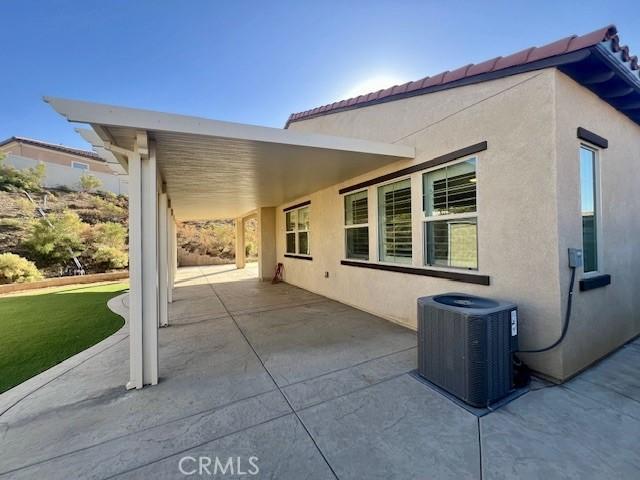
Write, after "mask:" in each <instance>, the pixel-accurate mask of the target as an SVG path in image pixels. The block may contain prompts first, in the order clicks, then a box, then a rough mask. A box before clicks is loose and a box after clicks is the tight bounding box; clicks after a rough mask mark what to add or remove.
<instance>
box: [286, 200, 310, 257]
mask: <svg viewBox="0 0 640 480" xmlns="http://www.w3.org/2000/svg"><path fill="white" fill-rule="evenodd" d="M285 232H286V233H285V235H286V252H287V253H292V254H299V255H309V253H310V247H309V243H310V241H309V236H310V229H309V207H308V206H305V207H301V208H297V209H295V210H289V211H288V212H285Z"/></svg>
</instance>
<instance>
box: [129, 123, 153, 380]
mask: <svg viewBox="0 0 640 480" xmlns="http://www.w3.org/2000/svg"><path fill="white" fill-rule="evenodd" d="M152 147H153V146H152ZM147 148H148V147H147V138H146V133H143V134H138V138H137V142H136V146H135V149H134V151H133V152H130V153H129V154H128V155H127V156H128V158H129V162H128V163H129V257H130V258H129V278H130V282H131V288H130V295H129V296H130V308H129V348H130V379H129V382H128V383H127V389H132V388H142V387H143V386H144V385H155V384H157V383H158V272H157V263H158V257H157V172H156V157H155V149H154V148H151V149H150V151H148V150H147Z"/></svg>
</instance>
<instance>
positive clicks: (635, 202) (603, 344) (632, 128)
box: [555, 72, 640, 377]
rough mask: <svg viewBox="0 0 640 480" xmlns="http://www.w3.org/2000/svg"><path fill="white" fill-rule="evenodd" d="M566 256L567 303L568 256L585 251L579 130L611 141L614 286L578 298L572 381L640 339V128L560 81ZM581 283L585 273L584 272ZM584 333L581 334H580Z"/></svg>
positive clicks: (605, 190) (603, 261) (606, 208)
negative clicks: (570, 251) (571, 250)
mask: <svg viewBox="0 0 640 480" xmlns="http://www.w3.org/2000/svg"><path fill="white" fill-rule="evenodd" d="M555 90H556V102H557V121H556V138H557V158H558V168H557V170H558V176H557V181H558V187H557V192H558V206H559V212H558V222H559V228H560V230H559V231H560V235H559V243H558V253H559V256H560V267H559V271H560V280H561V287H562V292H563V295H562V296H563V298H566V295H567V288H568V283H569V275H570V272H569V269H568V268H566V260H565V258H566V251H567V248H569V247H581V245H582V229H581V220H580V183H579V178H580V176H579V160H578V149H579V146H580V143H581V140H579V139H578V138H576V129H577V128H578V127H583V128H586V129H588V130H590V131H592V132H594V133H597V134H598V135H600V136H602V137H605V138H606V139H607V140H608V141H609V148H607V149H606V150H600V151H599V153H598V156H599V173H600V204H601V210H600V211H599V212H598V218H597V220H598V223H599V228H600V231H599V238H598V240H599V241H600V248H599V251H598V254H599V258H598V263H599V271H600V273H608V274H610V275H611V282H612V283H611V285H609V286H607V287H604V288H599V289H596V290H591V291H587V292H579V291H578V292H576V294H575V297H574V306H573V315H572V319H571V329H570V331H569V334H568V336H567V339H566V340H565V342H564V344H563V345H562V355H563V375H564V376H565V377H568V376H570V375H572V374H575V373H576V372H578V371H580V370H581V369H583V368H585V367H586V366H588V365H589V364H590V363H592V362H593V361H594V360H595V359H597V358H600V357H602V356H603V355H606V354H607V353H608V352H610V351H612V350H613V349H615V348H616V347H618V346H620V345H621V344H623V343H624V342H625V341H627V340H629V339H630V338H632V337H634V336H636V335H638V333H640V314H639V313H638V312H640V274H639V273H638V272H639V271H640V248H638V245H639V243H638V239H639V238H640V193H639V192H640V190H639V189H638V179H639V178H640V127H639V126H638V125H637V124H635V123H634V122H632V121H631V120H630V119H629V118H627V117H626V116H624V115H623V114H621V113H620V112H618V111H617V110H615V109H614V108H613V107H611V106H609V105H608V104H606V103H605V102H603V101H602V100H600V98H598V97H597V96H596V95H595V94H593V93H591V92H590V91H588V90H586V89H585V88H582V87H581V86H580V85H578V84H577V83H575V82H574V81H573V80H572V79H570V78H569V77H567V76H566V75H564V74H562V73H561V72H557V73H556V87H555ZM577 276H578V279H579V278H581V277H583V276H584V275H583V273H582V272H581V271H580V272H578V275H577ZM578 332H579V333H578Z"/></svg>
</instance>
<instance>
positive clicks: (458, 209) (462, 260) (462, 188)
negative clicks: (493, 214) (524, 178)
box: [422, 158, 478, 270]
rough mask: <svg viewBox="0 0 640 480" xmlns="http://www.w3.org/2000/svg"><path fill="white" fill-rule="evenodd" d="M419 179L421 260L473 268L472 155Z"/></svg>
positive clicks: (475, 260)
mask: <svg viewBox="0 0 640 480" xmlns="http://www.w3.org/2000/svg"><path fill="white" fill-rule="evenodd" d="M422 179H423V210H424V248H425V256H424V258H425V264H426V265H429V266H437V267H450V268H465V269H473V270H475V269H477V268H478V219H477V209H476V159H475V158H471V159H468V160H465V161H463V162H459V163H455V164H453V165H448V166H446V167H444V168H440V169H438V170H433V171H431V172H427V173H425V174H424V175H423V176H422Z"/></svg>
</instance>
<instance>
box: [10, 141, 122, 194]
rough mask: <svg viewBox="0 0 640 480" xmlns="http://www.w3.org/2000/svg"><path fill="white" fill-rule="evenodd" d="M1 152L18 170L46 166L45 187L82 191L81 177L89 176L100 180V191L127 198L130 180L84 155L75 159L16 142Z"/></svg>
mask: <svg viewBox="0 0 640 480" xmlns="http://www.w3.org/2000/svg"><path fill="white" fill-rule="evenodd" d="M0 151H1V152H3V153H4V154H5V159H4V162H5V164H6V165H11V166H13V167H15V168H17V169H18V170H24V169H27V168H33V167H35V166H37V165H38V164H39V163H44V164H45V166H46V169H45V178H44V180H43V184H44V186H45V187H49V188H54V187H59V186H65V187H67V188H71V189H74V190H77V189H79V188H80V177H81V176H82V175H83V174H85V173H87V174H90V175H93V176H95V177H97V178H98V179H99V180H100V181H101V182H102V184H101V186H100V187H99V188H100V190H105V191H109V192H113V193H115V194H117V195H121V194H122V195H127V194H128V187H129V183H128V176H127V175H116V174H115V173H114V171H113V170H112V169H111V168H110V167H109V166H108V165H107V164H106V163H105V162H103V161H98V160H93V159H91V158H89V157H86V156H82V155H75V154H73V153H70V152H61V151H55V150H53V149H49V148H46V147H39V146H36V145H30V144H26V143H22V142H21V141H19V140H18V141H16V140H13V141H11V142H8V143H6V144H4V145H2V146H0ZM73 162H80V163H83V164H85V165H88V167H89V168H88V169H87V170H81V169H79V168H74V167H73Z"/></svg>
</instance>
